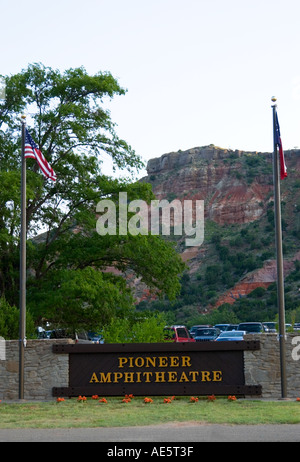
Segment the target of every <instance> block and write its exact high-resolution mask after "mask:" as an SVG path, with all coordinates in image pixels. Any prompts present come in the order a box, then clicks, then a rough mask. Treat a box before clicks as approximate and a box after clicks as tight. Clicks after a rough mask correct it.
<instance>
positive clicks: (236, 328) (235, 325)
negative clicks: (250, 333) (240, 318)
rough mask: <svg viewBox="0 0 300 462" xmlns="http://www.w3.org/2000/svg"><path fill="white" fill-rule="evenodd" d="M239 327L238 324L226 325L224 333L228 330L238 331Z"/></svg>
mask: <svg viewBox="0 0 300 462" xmlns="http://www.w3.org/2000/svg"><path fill="white" fill-rule="evenodd" d="M238 327H239V325H238V324H228V327H227V329H226V332H227V331H228V330H238Z"/></svg>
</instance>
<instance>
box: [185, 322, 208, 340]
mask: <svg viewBox="0 0 300 462" xmlns="http://www.w3.org/2000/svg"><path fill="white" fill-rule="evenodd" d="M203 327H212V326H210V325H209V324H198V325H196V326H192V327H191V328H190V336H191V337H194V334H195V332H196V330H197V329H200V328H203Z"/></svg>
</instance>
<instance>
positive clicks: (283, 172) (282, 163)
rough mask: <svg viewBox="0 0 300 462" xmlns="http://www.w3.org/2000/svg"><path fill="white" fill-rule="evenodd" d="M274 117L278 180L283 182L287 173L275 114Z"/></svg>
mask: <svg viewBox="0 0 300 462" xmlns="http://www.w3.org/2000/svg"><path fill="white" fill-rule="evenodd" d="M275 116H276V117H275V140H276V145H277V146H278V148H279V160H280V179H281V180H283V179H284V178H285V177H287V172H286V165H285V160H284V153H283V149H282V142H281V137H280V128H279V122H278V117H277V112H276V114H275Z"/></svg>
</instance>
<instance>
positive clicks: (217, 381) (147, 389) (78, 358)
mask: <svg viewBox="0 0 300 462" xmlns="http://www.w3.org/2000/svg"><path fill="white" fill-rule="evenodd" d="M258 348H259V342H257V341H240V342H234V341H231V342H199V343H198V342H196V343H138V344H134V343H133V344H107V345H105V344H104V345H94V344H91V345H88V344H82V345H80V344H74V345H73V344H68V345H54V346H53V351H54V352H55V353H57V354H62V353H64V354H69V386H68V387H55V388H53V395H54V396H79V395H85V396H92V395H96V394H97V395H99V396H100V395H101V396H123V395H125V394H133V395H136V396H139V395H140V396H143V395H162V396H163V395H207V394H215V395H226V394H235V395H244V394H247V395H253V394H254V395H259V394H261V387H260V386H247V385H245V377H244V353H243V351H244V350H245V349H258Z"/></svg>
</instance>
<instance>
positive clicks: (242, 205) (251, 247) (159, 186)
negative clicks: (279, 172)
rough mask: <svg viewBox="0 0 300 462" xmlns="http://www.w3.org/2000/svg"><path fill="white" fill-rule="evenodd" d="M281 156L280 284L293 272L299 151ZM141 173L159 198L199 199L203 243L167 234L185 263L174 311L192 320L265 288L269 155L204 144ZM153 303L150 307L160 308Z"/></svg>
mask: <svg viewBox="0 0 300 462" xmlns="http://www.w3.org/2000/svg"><path fill="white" fill-rule="evenodd" d="M285 157H286V164H287V168H288V177H287V178H286V179H285V180H283V181H281V200H282V226H283V241H284V259H285V274H286V278H287V277H289V275H290V274H292V273H293V274H294V272H295V271H296V272H297V264H296V262H297V261H299V260H300V252H299V249H300V213H299V212H300V150H290V151H286V152H285ZM147 173H148V175H147V177H145V178H143V179H142V181H145V182H149V183H151V185H152V188H153V191H154V193H155V195H156V197H157V198H158V199H167V200H169V201H172V200H173V199H179V200H181V201H183V200H185V199H193V200H196V199H201V200H203V201H204V213H205V225H204V233H205V239H204V243H203V244H202V245H201V246H199V247H185V244H184V239H180V238H178V237H176V236H174V240H175V241H176V243H177V248H178V252H180V253H181V255H182V258H183V259H184V260H185V261H186V262H187V265H188V271H187V273H186V275H185V276H184V282H185V283H184V284H183V290H182V294H181V296H180V297H179V299H178V301H177V302H176V303H177V305H178V307H177V309H178V308H179V310H181V312H183V313H184V312H185V313H187V312H188V313H189V315H191V316H193V315H194V314H196V313H203V312H207V311H208V310H211V309H212V308H215V307H218V306H220V305H223V304H224V303H226V304H235V303H236V302H237V301H239V300H241V299H242V298H244V297H245V296H247V295H248V294H250V293H251V292H252V291H253V290H255V289H257V288H258V287H262V288H263V289H264V290H265V291H266V289H268V288H269V286H272V284H273V283H274V281H276V261H275V245H274V239H275V234H274V203H273V199H274V198H273V172H272V154H271V153H265V152H264V153H262V152H244V151H237V150H235V151H233V150H228V149H222V148H218V147H216V146H214V145H210V146H205V147H199V148H193V149H189V150H187V151H178V152H172V153H169V154H164V155H163V156H161V157H159V158H155V159H151V160H150V161H149V162H148V165H147ZM299 276H300V275H299ZM294 279H296V280H294V281H293V284H292V287H291V288H290V290H291V294H290V295H291V297H292V301H291V302H290V305H289V303H288V302H289V300H288V302H287V307H288V308H289V309H294V308H296V307H297V306H300V298H299V290H300V287H298V285H299V280H298V281H297V277H296V278H295V277H294ZM299 279H300V277H299ZM297 284H298V285H297ZM272 287H273V286H272ZM288 288H289V287H288ZM298 289H299V290H298ZM266 293H267V291H266ZM273 298H274V297H273ZM143 299H145V294H144V295H143V296H142V295H141V300H143ZM159 303H161V302H157V303H156V307H158V306H159V307H160V308H161V305H159ZM273 305H274V303H273ZM275 305H276V303H275ZM275 305H274V307H273V308H274V309H275ZM266 306H268V302H267V301H266ZM175 308H176V307H175ZM164 309H168V306H167V302H164ZM271 311H272V310H271ZM273 311H274V310H273ZM273 311H272V313H273ZM182 316H183V314H182ZM270 317H272V316H271V314H270ZM176 320H177V321H180V316H179V318H178V317H177V318H176Z"/></svg>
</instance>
